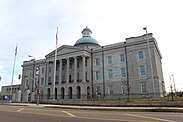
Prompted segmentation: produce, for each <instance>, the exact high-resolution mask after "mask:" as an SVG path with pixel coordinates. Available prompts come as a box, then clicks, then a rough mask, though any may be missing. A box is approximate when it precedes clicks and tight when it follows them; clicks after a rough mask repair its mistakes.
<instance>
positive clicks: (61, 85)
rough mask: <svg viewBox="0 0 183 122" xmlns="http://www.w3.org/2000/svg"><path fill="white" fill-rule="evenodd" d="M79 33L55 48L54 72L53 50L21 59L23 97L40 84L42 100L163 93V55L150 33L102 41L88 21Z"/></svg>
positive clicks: (27, 97)
mask: <svg viewBox="0 0 183 122" xmlns="http://www.w3.org/2000/svg"><path fill="white" fill-rule="evenodd" d="M81 33H82V38H80V39H79V40H77V41H76V43H75V45H74V46H70V45H62V46H61V47H59V48H58V49H57V58H56V72H55V74H56V75H54V66H55V65H54V63H55V50H54V51H52V52H50V53H49V54H47V55H46V56H45V58H44V59H40V60H36V59H32V60H30V61H24V62H23V65H22V67H23V71H22V87H21V90H22V100H23V101H29V100H35V99H36V96H37V92H36V90H35V89H36V85H37V86H38V88H39V90H40V100H44V101H46V100H52V99H56V100H72V99H74V100H76V99H102V98H105V99H115V98H126V97H147V96H148V97H163V96H164V94H165V84H164V79H163V71H162V62H161V59H162V56H161V53H160V51H159V48H158V44H157V42H156V39H155V38H153V35H152V34H147V35H142V36H138V37H131V38H127V39H126V41H124V42H120V43H115V44H111V45H106V46H100V44H99V43H98V42H97V41H96V40H95V39H94V38H92V37H91V34H92V31H91V30H90V29H89V28H88V27H86V28H84V29H83V31H82V32H81ZM147 40H148V41H149V47H150V56H149V53H148V46H147ZM149 57H151V59H150V58H149ZM150 60H151V62H152V65H151V63H150ZM151 66H152V70H151ZM54 76H55V80H54ZM54 83H55V85H54Z"/></svg>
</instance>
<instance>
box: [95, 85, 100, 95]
mask: <svg viewBox="0 0 183 122" xmlns="http://www.w3.org/2000/svg"><path fill="white" fill-rule="evenodd" d="M96 95H101V87H100V86H97V88H96Z"/></svg>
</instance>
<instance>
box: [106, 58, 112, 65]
mask: <svg viewBox="0 0 183 122" xmlns="http://www.w3.org/2000/svg"><path fill="white" fill-rule="evenodd" d="M107 61H108V64H112V56H108V57H107Z"/></svg>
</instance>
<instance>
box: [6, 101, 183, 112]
mask: <svg viewBox="0 0 183 122" xmlns="http://www.w3.org/2000/svg"><path fill="white" fill-rule="evenodd" d="M3 104H4V105H14V106H28V107H33V108H63V109H80V110H105V111H139V112H140V111H141V112H144V111H146V112H147V111H148V112H180V113H183V108H177V107H104V106H102V107H101V106H72V105H53V104H39V105H37V104H32V103H31V104H28V103H3Z"/></svg>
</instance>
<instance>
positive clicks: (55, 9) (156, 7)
mask: <svg viewBox="0 0 183 122" xmlns="http://www.w3.org/2000/svg"><path fill="white" fill-rule="evenodd" d="M182 5H183V1H182V0H0V76H1V77H2V80H1V81H0V87H1V86H4V85H10V84H11V81H12V71H13V62H14V56H15V47H16V45H17V47H18V52H17V56H16V62H15V74H14V79H13V84H20V83H21V80H19V79H18V74H21V73H22V67H21V65H22V64H23V61H25V60H30V59H31V58H30V57H28V55H32V56H34V57H36V59H42V58H45V55H47V54H48V53H49V52H51V51H53V50H54V49H55V35H56V28H57V27H58V37H59V40H58V46H61V45H74V44H75V42H76V41H77V40H78V39H79V38H81V37H82V34H81V31H82V30H83V29H84V28H85V27H86V26H88V28H90V29H91V30H92V32H93V33H92V37H93V38H95V39H96V40H97V41H98V42H99V44H100V45H101V46H105V45H109V44H114V43H118V42H124V41H125V39H126V38H129V37H136V36H141V35H143V34H145V31H144V30H143V27H147V31H148V33H153V37H154V38H155V39H156V40H157V42H158V46H159V49H160V51H161V54H162V57H163V58H162V67H163V75H164V82H165V86H166V90H167V91H170V76H171V78H172V80H173V78H174V81H175V85H176V90H177V91H180V90H181V91H183V82H182V81H183V80H182V73H183V72H182V69H183V65H182V62H181V61H182V60H183V56H182V53H183V47H182V45H181V44H183V43H182V42H181V41H183V39H182V37H181V35H182V29H183V16H182V12H183V7H182ZM172 75H173V77H172ZM172 80H171V81H172Z"/></svg>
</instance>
